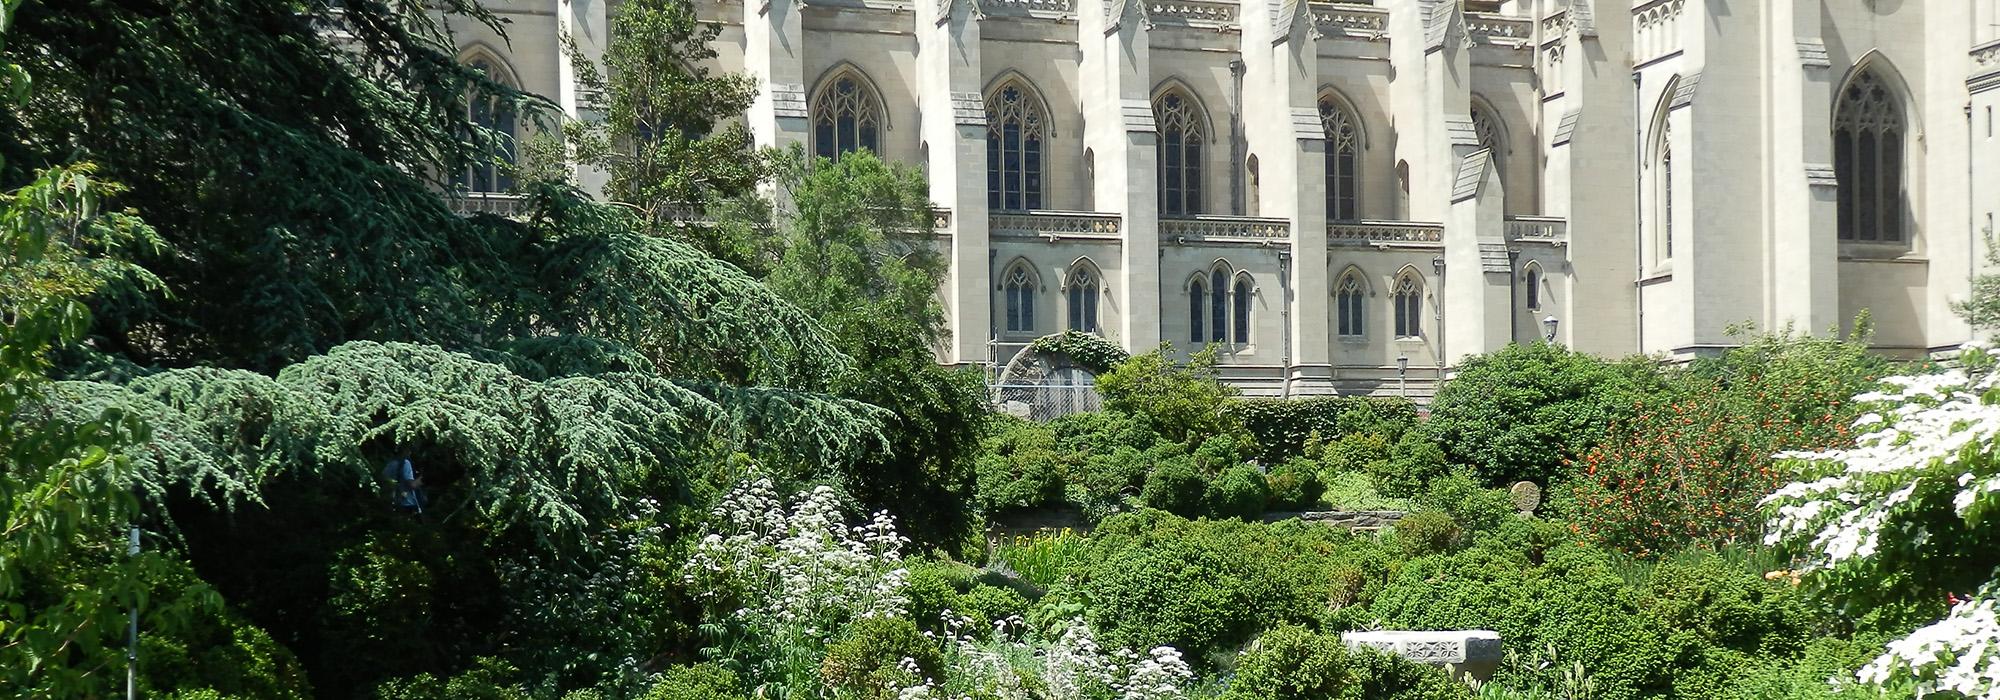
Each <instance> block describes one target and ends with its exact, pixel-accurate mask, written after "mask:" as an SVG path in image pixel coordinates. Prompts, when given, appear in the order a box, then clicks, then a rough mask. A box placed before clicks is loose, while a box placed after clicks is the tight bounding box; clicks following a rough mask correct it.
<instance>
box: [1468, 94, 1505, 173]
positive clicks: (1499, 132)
mask: <svg viewBox="0 0 2000 700" xmlns="http://www.w3.org/2000/svg"><path fill="white" fill-rule="evenodd" d="M1467 116H1469V117H1471V119H1472V134H1473V136H1474V137H1475V138H1477V139H1479V147H1480V148H1488V149H1492V150H1493V157H1494V159H1495V160H1499V159H1500V157H1501V156H1504V155H1508V154H1511V153H1513V152H1514V148H1513V143H1514V142H1513V141H1512V140H1511V139H1510V138H1509V136H1508V133H1507V121H1506V120H1505V119H1503V118H1501V116H1500V111H1499V110H1496V109H1494V108H1493V103H1492V102H1489V101H1487V99H1486V98H1485V97H1484V96H1481V95H1480V94H1479V93H1473V94H1472V101H1471V106H1470V109H1469V110H1468V115H1467Z"/></svg>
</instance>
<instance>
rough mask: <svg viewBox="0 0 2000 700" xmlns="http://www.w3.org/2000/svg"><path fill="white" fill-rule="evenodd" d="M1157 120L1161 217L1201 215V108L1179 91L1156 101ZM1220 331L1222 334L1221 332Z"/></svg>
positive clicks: (1154, 110)
mask: <svg viewBox="0 0 2000 700" xmlns="http://www.w3.org/2000/svg"><path fill="white" fill-rule="evenodd" d="M1153 119H1154V121H1155V122H1157V123H1158V124H1159V129H1160V214H1161V215H1162V216H1187V215H1191V214H1200V213H1201V212H1202V208H1201V147H1202V142H1203V141H1205V140H1207V138H1208V137H1207V134H1205V133H1204V132H1203V129H1202V119H1201V106H1200V105H1199V104H1197V103H1195V101H1194V98H1192V97H1189V96H1188V94H1187V93H1185V92H1182V91H1181V90H1179V89H1175V90H1170V91H1168V92H1167V93H1166V94H1164V95H1161V96H1160V97H1159V99H1158V100H1156V101H1154V102H1153ZM1218 332H1220V331H1218Z"/></svg>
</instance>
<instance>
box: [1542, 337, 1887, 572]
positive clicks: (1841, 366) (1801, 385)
mask: <svg viewBox="0 0 2000 700" xmlns="http://www.w3.org/2000/svg"><path fill="white" fill-rule="evenodd" d="M1857 326H1858V327H1859V328H1860V330H1859V331H1858V334H1857V335H1855V336H1851V337H1849V338H1847V339H1845V340H1841V339H1828V338H1815V337H1811V336H1801V335H1796V334H1793V333H1791V332H1789V331H1787V332H1782V333H1777V334H1771V335H1764V336H1759V337H1756V338H1753V339H1750V340H1749V342H1747V343H1745V344H1744V345H1743V346H1742V347H1740V348H1737V349H1733V350H1730V351H1729V352H1727V353H1724V354H1723V355H1722V356H1721V357H1720V358H1716V359H1710V360H1706V361H1703V362H1699V363H1697V364H1696V365H1695V366H1694V367H1693V368H1691V369H1690V371H1689V372H1688V373H1687V375H1686V376H1683V377H1679V378H1677V380H1678V381H1677V386H1676V387H1675V388H1674V391H1672V392H1668V393H1663V394H1660V395H1656V396H1653V397H1649V398H1648V399H1647V400H1645V401H1643V402H1642V403H1641V404H1640V405H1639V409H1638V413H1637V414H1635V415H1632V416H1630V417H1628V418H1625V419H1622V420H1621V421H1620V422H1618V423H1617V424H1615V426H1614V427H1613V428H1612V430H1611V431H1610V432H1609V433H1608V434H1607V435H1606V438H1605V439H1604V440H1603V441H1602V442H1601V443H1600V444H1599V445H1597V446H1596V447H1595V448H1594V449H1591V450H1590V451H1589V452H1587V453H1586V454H1584V455H1583V456H1582V457H1581V458H1580V459H1579V460H1578V462H1579V463H1580V466H1581V467H1582V476H1583V477H1584V478H1581V479H1578V480H1577V481H1576V482H1575V483H1574V485H1573V486H1574V490H1573V497H1574V498H1575V499H1576V502H1577V506H1578V513H1577V518H1576V519H1577V521H1578V524H1579V525H1580V526H1581V528H1582V530H1583V532H1584V534H1586V535H1588V536H1590V537H1592V538H1595V539H1596V540H1597V541H1599V542H1602V543H1604V544H1606V545H1609V546H1611V547H1615V548H1618V549H1621V550H1623V551H1627V552H1632V553H1635V554H1639V555H1642V556H1650V555H1654V554H1657V553H1661V552H1669V551H1673V550H1675V549H1678V548H1681V547H1684V546H1688V545H1699V546H1709V547H1713V546H1720V545H1724V544H1727V543H1731V542H1736V541H1740V540H1742V539H1743V538H1745V537H1749V536H1754V532H1755V530H1756V528H1757V526H1758V525H1759V520H1758V508H1757V503H1758V501H1759V500H1760V499H1762V498H1763V497H1764V496H1765V495H1766V494H1768V493H1770V492H1771V491H1772V490H1773V489H1776V488H1777V487H1778V486H1779V485H1780V484H1782V483H1783V482H1784V481H1785V480H1786V479H1787V477H1788V475H1787V474H1786V473H1784V471H1783V470H1781V469H1779V468H1778V467H1777V465H1775V464H1774V463H1773V460H1772V457H1771V456H1772V455H1775V454H1777V453H1779V452H1782V451H1790V450H1815V449H1826V448H1831V447H1837V446H1842V445H1846V444H1849V443H1851V442H1852V440H1853V435H1852V431H1851V429H1850V428H1849V425H1850V424H1851V423H1852V422H1853V420H1854V417H1855V416H1856V415H1858V413H1859V410H1860V409H1859V407H1858V406H1856V405H1854V404H1853V402H1852V401H1851V397H1852V396H1854V395H1855V394H1858V393H1861V392H1862V391H1865V390H1867V389H1868V388H1870V387H1872V386H1874V384H1875V382H1876V380H1877V379H1879V378H1880V377H1882V376H1883V375H1884V374H1885V373H1886V372H1887V371H1888V364H1887V363H1886V361H1884V360H1882V359H1880V358H1877V357H1875V356H1872V355H1870V354H1869V353H1868V350H1867V345H1868V341H1867V330H1866V327H1867V320H1866V319H1865V318H1863V319H1860V320H1859V321H1858V322H1857Z"/></svg>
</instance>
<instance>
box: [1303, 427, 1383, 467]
mask: <svg viewBox="0 0 2000 700" xmlns="http://www.w3.org/2000/svg"><path fill="white" fill-rule="evenodd" d="M1390 444H1391V443H1390V442H1389V438H1388V436H1385V435H1382V434H1381V433H1351V434H1347V435H1342V436H1340V437H1338V438H1335V439H1333V440H1324V441H1313V442H1311V443H1310V444H1309V445H1307V448H1306V454H1307V455H1308V456H1310V457H1313V458H1316V459H1318V460H1320V461H1321V462H1323V463H1325V464H1326V468H1327V469H1328V470H1330V471H1335V472H1360V473H1363V474H1368V475H1369V476H1371V477H1372V476H1374V475H1376V474H1379V473H1382V472H1384V471H1387V470H1388V466H1387V465H1388V462H1389V446H1390Z"/></svg>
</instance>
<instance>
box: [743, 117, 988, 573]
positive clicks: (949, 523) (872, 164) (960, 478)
mask: <svg viewBox="0 0 2000 700" xmlns="http://www.w3.org/2000/svg"><path fill="white" fill-rule="evenodd" d="M807 166H808V164H807V163H805V162H804V161H803V160H801V159H798V158H797V156H796V154H794V160H792V161H791V162H788V163H786V164H785V169H784V171H783V180H782V183H783V185H784V187H785V188H786V191H787V192H788V193H789V195H790V196H789V198H788V199H787V201H788V202H789V204H790V209H787V210H785V211H783V212H781V217H780V219H781V221H782V222H783V224H784V225H783V227H782V229H781V232H782V239H781V240H780V242H779V243H778V260H777V263H776V265H775V266H774V267H773V269H772V272H771V275H770V278H769V283H770V286H771V288H772V289H773V290H774V291H776V292H777V293H778V294H780V295H782V296H783V297H785V298H786V299H788V300H790V301H791V302H792V303H793V304H796V305H797V306H798V308H800V309H801V310H803V311H804V312H806V313H807V314H810V315H811V316H812V317H814V318H815V319H817V321H818V322H819V323H821V324H824V326H825V327H826V329H827V331H828V333H829V334H830V336H831V340H832V341H833V342H834V343H836V344H837V346H838V347H839V348H840V350H841V351H842V352H843V353H844V354H846V355H848V356H850V357H853V358H854V360H855V367H854V370H853V371H852V372H849V373H846V374H844V375H842V377H841V379H840V381H838V382H836V383H835V384H834V387H835V389H836V391H837V393H838V394H839V395H840V396H842V397H845V398H848V399H852V400H857V401H863V402H866V403H868V404H871V405H874V406H879V407H882V408H884V409H886V410H887V411H888V414H887V420H886V422H885V425H884V429H885V431H884V432H885V435H886V436H887V445H889V446H892V449H888V450H882V451H878V452H874V453H870V454H868V455H865V456H864V459H862V460H861V461H860V462H859V463H856V464H854V465H853V466H852V468H849V469H844V470H841V471H840V472H839V477H840V478H841V481H842V482H843V484H844V485H845V486H846V488H847V490H848V491H849V492H850V493H852V494H853V495H854V496H855V498H857V499H859V500H860V501H861V502H862V503H863V504H866V505H867V507H868V508H870V509H880V510H888V511H890V512H892V513H895V514H896V515H897V516H898V518H899V519H900V521H901V523H902V526H903V530H904V532H905V533H907V534H908V535H909V536H910V537H911V538H912V539H914V540H916V541H917V542H919V543H921V544H924V545H926V546H933V547H936V546H944V545H947V544H948V543H950V542H952V541H954V540H955V539H956V538H957V537H958V535H960V534H961V533H962V532H963V531H964V530H965V529H966V528H967V525H968V524H969V522H970V521H969V518H968V513H967V509H966V508H965V507H964V505H963V504H965V503H966V502H967V501H969V500H971V498H972V492H973V489H974V483H975V482H976V480H977V472H976V467H975V465H974V460H975V457H976V455H975V450H976V449H977V448H978V440H979V435H980V434H981V432H983V426H984V423H985V420H986V417H987V414H988V407H987V404H986V401H987V396H986V384H985V381H984V378H983V377H982V376H981V375H980V373H979V372H978V371H977V370H973V369H947V368H945V367H942V366H940V365H938V363H937V357H936V354H935V351H934V348H936V347H938V345H939V344H940V343H942V342H944V340H945V339H946V328H945V318H944V308H943V306H942V304H941V303H940V302H939V300H938V295H937V290H938V287H939V285H940V284H942V283H943V281H944V277H945V273H946V270H947V264H946V261H945V259H944V256H943V254H942V253H941V252H940V251H939V249H938V248H937V247H936V245H935V241H934V240H933V239H932V237H931V225H932V222H933V217H932V215H931V209H930V198H929V189H928V188H927V186H926V185H925V184H924V179H923V176H922V174H921V173H919V172H917V171H916V170H914V169H912V168H909V167H906V166H903V165H891V164H887V163H884V162H882V161H881V160H879V159H877V158H876V157H875V156H874V155H873V154H871V153H868V152H866V151H862V152H857V153H851V154H847V155H845V156H843V157H841V158H840V160H838V161H827V160H824V159H820V160H818V161H816V162H814V163H811V164H810V167H807ZM802 359H804V358H802Z"/></svg>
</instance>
